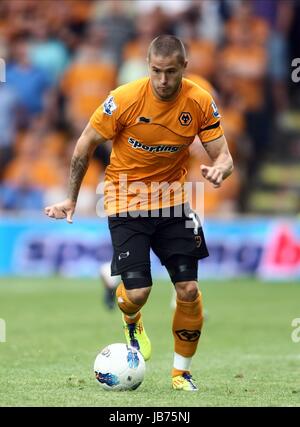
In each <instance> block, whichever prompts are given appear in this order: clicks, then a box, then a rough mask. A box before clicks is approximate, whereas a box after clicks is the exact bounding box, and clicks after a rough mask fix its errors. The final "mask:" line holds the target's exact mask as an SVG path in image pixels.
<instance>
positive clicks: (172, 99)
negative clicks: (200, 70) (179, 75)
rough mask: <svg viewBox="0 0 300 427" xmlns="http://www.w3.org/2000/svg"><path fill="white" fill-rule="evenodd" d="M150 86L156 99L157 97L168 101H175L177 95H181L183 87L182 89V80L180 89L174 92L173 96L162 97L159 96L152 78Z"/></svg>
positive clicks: (162, 100)
mask: <svg viewBox="0 0 300 427" xmlns="http://www.w3.org/2000/svg"><path fill="white" fill-rule="evenodd" d="M150 88H151V92H152V94H153V96H154V98H155V99H157V100H158V101H160V102H165V103H168V102H173V101H175V100H176V99H177V97H178V96H179V94H180V92H181V89H182V82H181V83H180V85H179V87H178V89H177V90H176V92H174V94H173V95H172V96H170V98H161V97H160V96H159V94H158V93H156V91H155V89H154V87H153V86H152V83H151V80H150Z"/></svg>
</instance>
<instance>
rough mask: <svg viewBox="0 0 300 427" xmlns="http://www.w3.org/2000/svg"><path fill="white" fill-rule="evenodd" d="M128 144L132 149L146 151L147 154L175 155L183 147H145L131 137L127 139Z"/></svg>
mask: <svg viewBox="0 0 300 427" xmlns="http://www.w3.org/2000/svg"><path fill="white" fill-rule="evenodd" d="M128 142H129V143H130V144H131V145H132V147H133V148H135V149H141V150H144V151H148V152H149V153H166V152H167V153H177V152H178V151H180V150H181V149H182V147H184V145H145V144H142V143H141V142H140V141H138V140H137V139H134V138H131V137H129V138H128Z"/></svg>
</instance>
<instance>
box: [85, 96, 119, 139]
mask: <svg viewBox="0 0 300 427" xmlns="http://www.w3.org/2000/svg"><path fill="white" fill-rule="evenodd" d="M119 117H120V105H118V101H117V99H116V97H115V94H114V92H111V93H110V95H109V96H108V97H107V98H106V100H105V101H104V102H103V104H101V105H100V107H98V108H97V110H96V111H95V112H94V113H93V115H92V116H91V118H90V124H91V125H92V127H93V128H94V129H95V130H96V131H98V132H99V134H100V135H101V136H103V138H105V139H113V138H114V137H115V136H116V135H117V133H119V132H120V130H121V124H120V122H119V120H118V119H119Z"/></svg>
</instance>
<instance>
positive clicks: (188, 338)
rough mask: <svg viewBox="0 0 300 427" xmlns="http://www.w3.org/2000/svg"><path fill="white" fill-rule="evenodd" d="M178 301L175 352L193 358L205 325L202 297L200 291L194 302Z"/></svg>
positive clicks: (174, 324) (174, 334)
mask: <svg viewBox="0 0 300 427" xmlns="http://www.w3.org/2000/svg"><path fill="white" fill-rule="evenodd" d="M176 301H177V305H176V310H175V313H174V318H173V336H174V341H175V349H174V351H175V353H177V354H179V355H181V356H184V357H192V356H193V355H194V354H195V352H196V350H197V345H198V341H199V338H200V334H201V329H202V324H203V307H202V295H201V292H200V291H199V293H198V296H197V298H196V299H195V300H194V301H191V302H186V301H180V300H178V299H177V300H176Z"/></svg>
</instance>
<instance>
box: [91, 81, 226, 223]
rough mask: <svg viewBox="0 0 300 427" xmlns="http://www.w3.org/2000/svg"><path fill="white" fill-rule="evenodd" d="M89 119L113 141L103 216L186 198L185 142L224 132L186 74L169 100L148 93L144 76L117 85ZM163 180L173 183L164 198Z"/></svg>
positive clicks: (202, 92)
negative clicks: (184, 185) (184, 196)
mask: <svg viewBox="0 0 300 427" xmlns="http://www.w3.org/2000/svg"><path fill="white" fill-rule="evenodd" d="M90 123H91V125H92V127H93V128H94V129H95V130H96V131H97V132H98V133H99V134H100V135H102V136H103V137H104V138H106V139H108V140H112V141H113V144H112V152H111V157H110V164H109V166H108V167H107V168H106V178H105V183H106V186H105V209H106V212H107V213H108V215H111V214H114V213H116V212H123V211H134V210H139V209H141V210H153V209H157V208H161V207H168V206H173V205H177V204H180V203H183V202H185V201H186V199H182V190H183V183H184V181H185V176H186V173H187V169H186V165H187V161H188V157H189V149H188V148H189V145H190V144H192V142H193V141H194V138H195V136H196V135H199V137H200V140H201V141H202V142H209V141H212V140H214V139H216V138H219V137H220V136H222V135H223V131H222V128H221V125H220V115H219V113H218V110H217V107H216V104H215V103H214V101H213V98H212V97H211V95H210V94H209V93H208V92H206V91H205V90H204V89H202V88H200V87H199V86H198V85H196V84H195V83H193V82H192V81H190V80H188V79H183V80H182V87H181V90H180V92H179V94H178V95H177V97H176V98H175V99H174V100H171V101H161V100H159V99H158V98H157V97H156V96H155V95H154V94H153V91H152V88H151V83H150V79H149V78H148V77H146V78H143V79H140V80H136V81H134V82H131V83H128V84H126V85H123V86H120V87H118V88H117V89H115V90H114V91H112V92H111V93H110V95H109V97H108V98H107V99H106V101H105V102H104V103H103V104H102V105H101V106H100V107H99V108H98V109H97V110H96V111H95V112H94V114H93V115H92V117H91V120H90ZM162 183H166V185H167V184H173V190H172V191H171V193H172V195H171V197H169V199H168V198H167V197H166V198H164V194H162V187H160V188H159V189H158V186H159V185H160V184H161V185H162V186H163V184H162ZM179 187H180V188H181V190H180V191H179V190H178V188H179ZM174 188H176V189H174ZM123 189H124V191H123ZM137 195H138V196H139V197H138V199H137ZM150 198H151V200H150ZM180 198H181V199H180ZM137 201H138V203H137ZM137 205H138V206H137Z"/></svg>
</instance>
